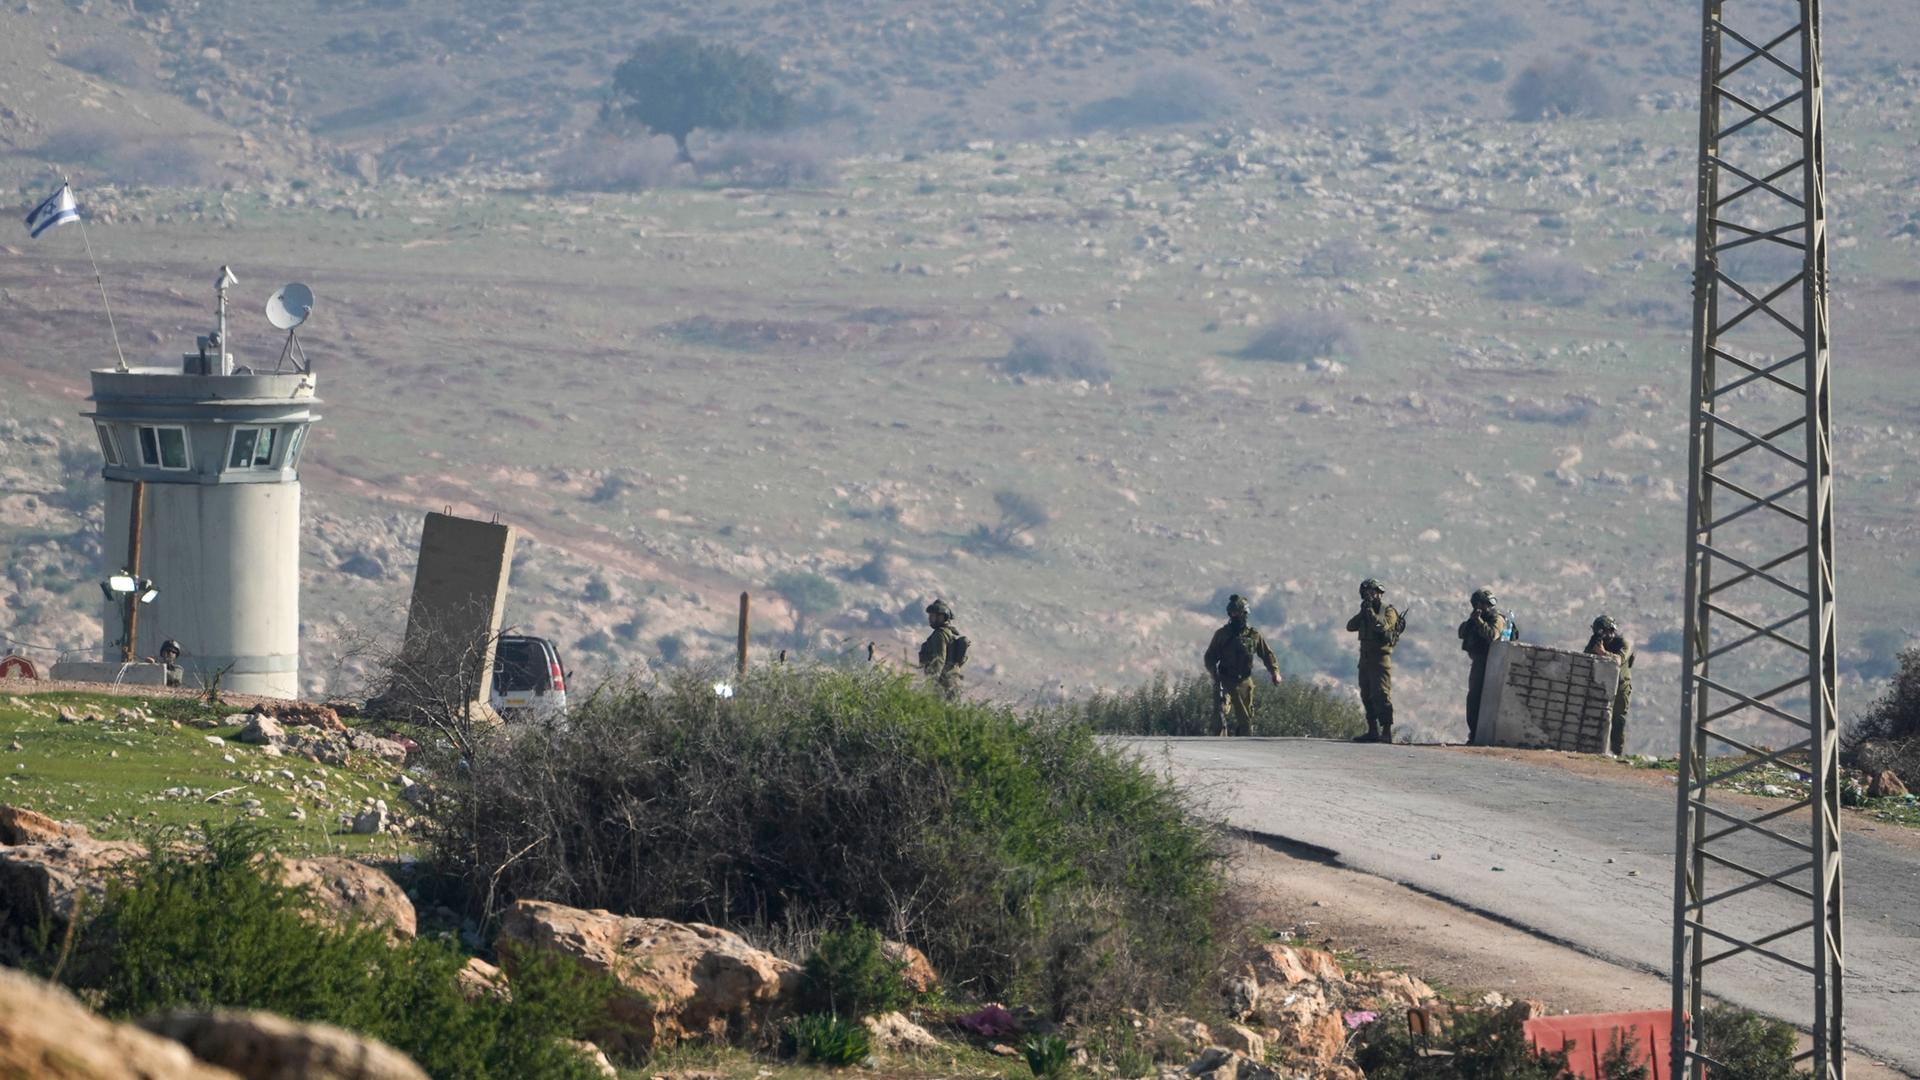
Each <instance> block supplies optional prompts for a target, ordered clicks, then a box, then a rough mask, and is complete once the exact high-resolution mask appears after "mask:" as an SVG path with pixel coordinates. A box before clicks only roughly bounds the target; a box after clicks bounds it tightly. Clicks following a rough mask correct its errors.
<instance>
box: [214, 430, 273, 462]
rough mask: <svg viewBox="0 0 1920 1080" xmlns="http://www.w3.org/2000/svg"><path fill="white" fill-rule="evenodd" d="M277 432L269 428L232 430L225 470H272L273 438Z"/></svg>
mask: <svg viewBox="0 0 1920 1080" xmlns="http://www.w3.org/2000/svg"><path fill="white" fill-rule="evenodd" d="M279 430H280V429H278V428H270V427H237V428H234V429H233V445H232V446H231V447H230V448H229V449H228V451H227V468H229V469H268V468H272V467H273V443H274V436H275V435H276V434H277V433H278V432H279Z"/></svg>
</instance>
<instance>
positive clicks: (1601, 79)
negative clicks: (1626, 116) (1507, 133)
mask: <svg viewBox="0 0 1920 1080" xmlns="http://www.w3.org/2000/svg"><path fill="white" fill-rule="evenodd" d="M1507 104H1508V105H1509V106H1511V107H1512V108H1513V118H1514V119H1515V120H1554V119H1558V118H1561V117H1570V116H1586V117H1592V116H1612V115H1613V114H1614V113H1616V112H1618V111H1619V109H1620V101H1619V97H1618V95H1616V94H1615V93H1614V90H1613V86H1612V84H1611V83H1610V82H1609V81H1608V80H1607V78H1606V77H1605V76H1603V75H1602V74H1601V73H1600V71H1599V70H1598V69H1597V68H1595V67H1594V64H1593V58H1592V57H1591V56H1588V55H1587V54H1585V53H1578V54H1575V55H1573V56H1557V57H1543V58H1541V59H1539V60H1535V61H1534V62H1533V63H1531V64H1528V65H1527V66H1526V68H1525V69H1524V70H1522V71H1521V72H1520V74H1519V75H1518V76H1516V77H1515V78H1514V80H1513V83H1512V84H1511V85H1509V86H1508V87H1507Z"/></svg>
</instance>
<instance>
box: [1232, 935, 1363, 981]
mask: <svg viewBox="0 0 1920 1080" xmlns="http://www.w3.org/2000/svg"><path fill="white" fill-rule="evenodd" d="M1247 963H1248V964H1249V965H1250V966H1252V968H1253V974H1254V977H1255V978H1257V979H1258V980H1260V985H1261V986H1263V987H1264V986H1271V985H1274V984H1279V985H1282V986H1298V985H1300V984H1301V983H1304V982H1341V981H1343V980H1345V979H1346V972H1344V971H1341V970H1340V961H1338V960H1335V959H1334V958H1333V954H1332V953H1328V952H1322V951H1321V950H1319V949H1301V948H1295V947H1294V946H1292V945H1282V944H1279V943H1278V942H1272V941H1269V942H1263V943H1261V944H1259V945H1256V946H1254V947H1253V949H1252V950H1250V951H1249V953H1248V955H1247ZM1263 993H1264V991H1263Z"/></svg>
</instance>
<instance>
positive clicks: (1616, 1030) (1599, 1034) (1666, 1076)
mask: <svg viewBox="0 0 1920 1080" xmlns="http://www.w3.org/2000/svg"><path fill="white" fill-rule="evenodd" d="M1524 1030H1525V1032H1526V1035H1527V1041H1528V1042H1530V1043H1532V1044H1533V1045H1534V1046H1535V1047H1537V1048H1539V1049H1541V1050H1560V1049H1565V1050H1566V1052H1567V1064H1568V1065H1569V1066H1570V1067H1571V1068H1572V1069H1573V1075H1575V1076H1583V1077H1593V1078H1595V1080H1598V1077H1599V1076H1600V1062H1601V1061H1602V1060H1604V1059H1605V1058H1606V1056H1607V1051H1609V1050H1611V1049H1613V1046H1614V1043H1615V1041H1616V1040H1617V1039H1619V1038H1620V1037H1621V1036H1622V1035H1623V1034H1628V1033H1631V1034H1632V1036H1633V1060H1634V1063H1635V1064H1636V1065H1645V1066H1646V1067H1647V1075H1648V1077H1649V1080H1673V1069H1672V1066H1671V1064H1670V1063H1669V1061H1668V1055H1669V1053H1670V1052H1671V1049H1672V1045H1673V1014H1672V1013H1671V1012H1669V1011H1668V1010H1666V1009H1659V1010H1648V1011H1646V1012H1623V1013H1588V1014H1587V1015H1585V1016H1544V1017H1541V1018H1540V1019H1538V1020H1529V1021H1527V1022H1526V1026H1525V1028H1524ZM1568 1044H1572V1045H1568Z"/></svg>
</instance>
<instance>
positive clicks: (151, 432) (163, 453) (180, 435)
mask: <svg viewBox="0 0 1920 1080" xmlns="http://www.w3.org/2000/svg"><path fill="white" fill-rule="evenodd" d="M137 430H138V431H139V432H140V464H142V465H145V466H146V467H147V468H149V469H168V470H172V471H176V472H181V471H185V470H186V469H187V468H188V462H187V429H186V428H183V427H145V426H142V427H140V428H138V429H137Z"/></svg>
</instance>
